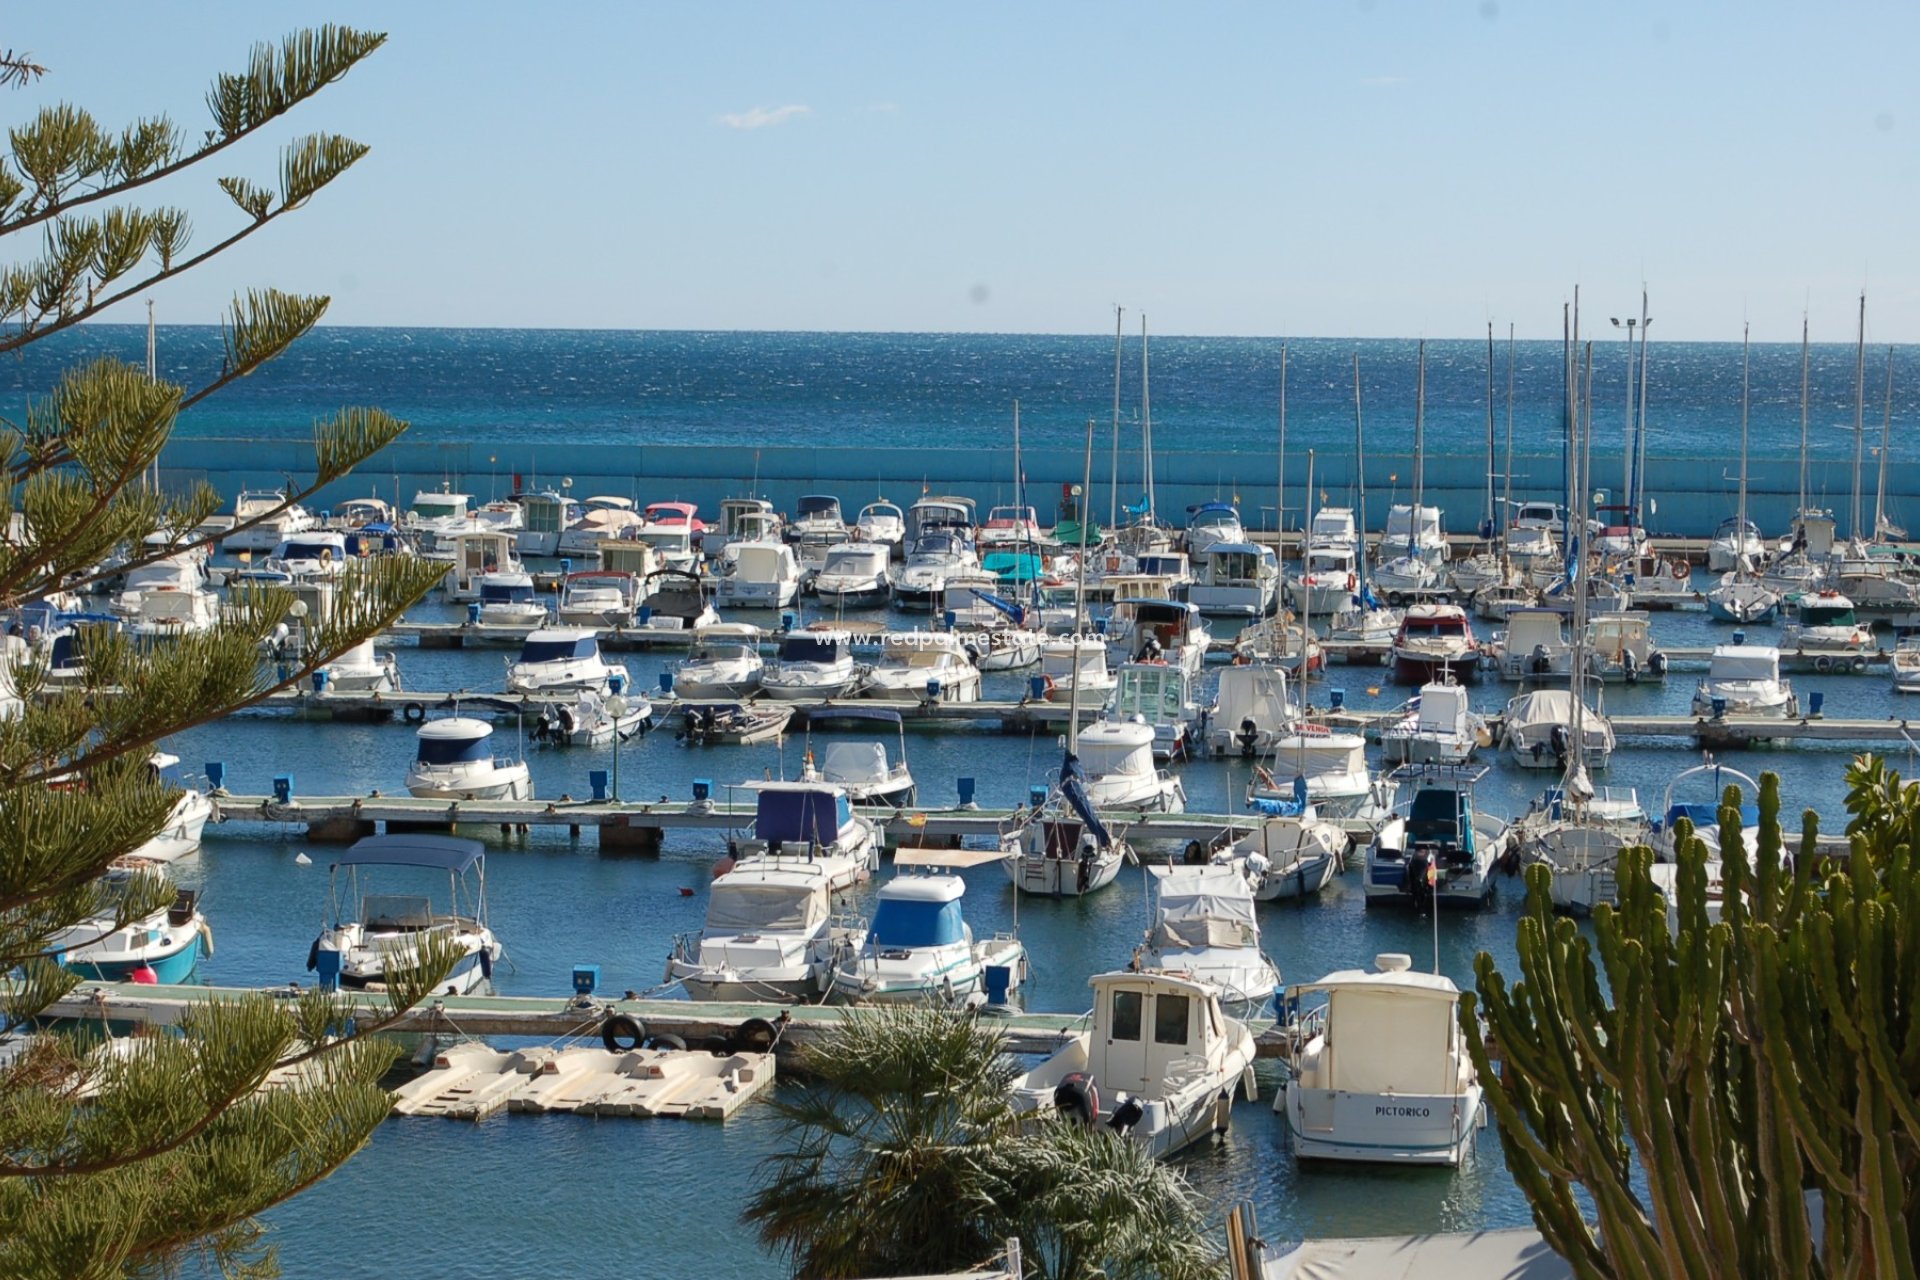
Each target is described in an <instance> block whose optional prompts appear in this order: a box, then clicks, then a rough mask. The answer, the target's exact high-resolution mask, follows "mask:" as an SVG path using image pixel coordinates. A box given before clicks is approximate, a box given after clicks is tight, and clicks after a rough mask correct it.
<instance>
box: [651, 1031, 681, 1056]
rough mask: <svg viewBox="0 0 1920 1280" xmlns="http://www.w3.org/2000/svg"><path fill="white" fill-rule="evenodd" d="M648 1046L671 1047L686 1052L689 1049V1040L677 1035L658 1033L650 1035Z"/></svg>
mask: <svg viewBox="0 0 1920 1280" xmlns="http://www.w3.org/2000/svg"><path fill="white" fill-rule="evenodd" d="M647 1048H649V1049H671V1050H673V1051H674V1052H676V1053H685V1052H686V1051H687V1042H686V1041H685V1040H682V1039H681V1038H680V1037H679V1036H675V1035H665V1034H662V1035H656V1036H648V1037H647Z"/></svg>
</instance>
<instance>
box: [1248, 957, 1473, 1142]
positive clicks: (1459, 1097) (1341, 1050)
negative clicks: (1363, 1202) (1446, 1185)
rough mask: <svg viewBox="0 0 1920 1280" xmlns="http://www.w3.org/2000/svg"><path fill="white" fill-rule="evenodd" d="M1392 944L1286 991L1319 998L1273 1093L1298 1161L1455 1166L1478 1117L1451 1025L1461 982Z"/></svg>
mask: <svg viewBox="0 0 1920 1280" xmlns="http://www.w3.org/2000/svg"><path fill="white" fill-rule="evenodd" d="M1412 968H1413V962H1412V960H1411V959H1409V958H1408V957H1407V956H1405V955H1402V954H1397V953H1396V954H1386V955H1381V956H1377V957H1375V960H1374V971H1373V972H1371V973H1369V972H1365V971H1363V970H1359V969H1346V970H1342V971H1340V972H1338V973H1330V974H1328V975H1327V976H1326V977H1324V978H1322V979H1321V980H1320V981H1318V982H1311V983H1303V984H1301V985H1298V986H1294V987H1289V988H1288V989H1287V1003H1288V1005H1289V1006H1292V1007H1298V1005H1299V1002H1300V1001H1302V1000H1305V999H1307V998H1309V997H1312V996H1318V995H1324V996H1326V997H1327V1000H1326V1004H1325V1006H1324V1007H1321V1008H1316V1009H1314V1010H1312V1011H1311V1012H1309V1013H1307V1014H1306V1015H1305V1016H1304V1017H1302V1018H1301V1019H1300V1020H1299V1023H1298V1030H1297V1032H1296V1037H1295V1040H1294V1043H1295V1044H1297V1045H1298V1046H1299V1047H1298V1048H1297V1049H1296V1050H1295V1051H1294V1054H1293V1058H1292V1061H1291V1063H1290V1069H1289V1071H1288V1073H1287V1085H1286V1089H1285V1091H1284V1092H1283V1093H1282V1094H1281V1096H1280V1097H1278V1098H1276V1099H1275V1100H1274V1109H1275V1110H1276V1111H1284V1112H1285V1113H1286V1117H1287V1126H1288V1128H1289V1129H1290V1130H1292V1133H1293V1153H1294V1155H1295V1157H1297V1158H1298V1159H1302V1160H1358V1161H1366V1162H1369V1163H1376V1164H1436V1165H1448V1166H1457V1165H1459V1164H1460V1162H1461V1161H1463V1160H1465V1159H1466V1157H1467V1153H1468V1151H1469V1150H1471V1149H1472V1147H1473V1138H1474V1133H1475V1132H1476V1130H1478V1128H1479V1127H1480V1125H1481V1123H1482V1115H1481V1107H1482V1104H1483V1098H1482V1088H1481V1084H1480V1080H1479V1077H1478V1075H1477V1074H1476V1073H1475V1071H1474V1066H1473V1058H1472V1055H1471V1054H1469V1053H1468V1051H1467V1046H1466V1040H1465V1033H1463V1032H1462V1031H1461V1029H1460V1018H1459V1006H1460V991H1459V988H1457V987H1455V986H1454V985H1453V983H1452V982H1451V981H1449V980H1448V979H1446V978H1443V977H1441V976H1440V975H1438V974H1427V973H1414V972H1412Z"/></svg>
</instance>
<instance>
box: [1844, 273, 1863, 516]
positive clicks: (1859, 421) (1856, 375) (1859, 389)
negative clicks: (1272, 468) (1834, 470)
mask: <svg viewBox="0 0 1920 1280" xmlns="http://www.w3.org/2000/svg"><path fill="white" fill-rule="evenodd" d="M1866 441H1867V295H1866V293H1865V292H1862V293H1861V295H1860V340H1859V344H1858V346H1857V348H1856V350H1855V354H1854V362H1853V508H1852V510H1850V511H1849V512H1848V513H1847V529H1848V531H1849V534H1850V536H1851V537H1852V538H1853V540H1854V541H1855V542H1858V541H1860V461H1861V454H1862V453H1863V452H1865V450H1866Z"/></svg>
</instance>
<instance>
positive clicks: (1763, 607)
mask: <svg viewBox="0 0 1920 1280" xmlns="http://www.w3.org/2000/svg"><path fill="white" fill-rule="evenodd" d="M1779 608H1780V595H1779V593H1778V592H1776V591H1774V590H1773V589H1772V588H1771V587H1769V586H1767V585H1766V584H1765V583H1763V582H1761V581H1760V580H1759V579H1758V578H1749V577H1747V576H1745V575H1744V574H1740V573H1727V574H1722V575H1721V577H1720V581H1719V582H1717V583H1716V584H1714V585H1713V586H1712V587H1710V588H1708V590H1707V612H1708V613H1710V614H1712V615H1713V616H1714V617H1716V618H1718V619H1720V620H1721V621H1722V622H1737V623H1741V624H1743V625H1750V624H1754V623H1761V622H1765V621H1767V620H1768V619H1769V618H1771V617H1773V615H1774V613H1775V612H1776V611H1777V610H1778V609H1779Z"/></svg>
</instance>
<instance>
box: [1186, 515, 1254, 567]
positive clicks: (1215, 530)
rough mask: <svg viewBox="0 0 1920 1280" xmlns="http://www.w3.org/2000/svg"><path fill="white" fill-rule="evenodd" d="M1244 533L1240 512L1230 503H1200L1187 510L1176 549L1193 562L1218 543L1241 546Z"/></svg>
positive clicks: (1244, 538)
mask: <svg viewBox="0 0 1920 1280" xmlns="http://www.w3.org/2000/svg"><path fill="white" fill-rule="evenodd" d="M1246 541H1247V530H1246V527H1245V526H1244V525H1242V524H1241V523H1240V512H1239V509H1238V508H1236V507H1235V506H1234V505H1233V504H1232V503H1230V502H1203V503H1201V504H1200V505H1199V506H1195V507H1188V508H1187V528H1186V531H1185V532H1184V533H1182V534H1181V535H1180V549H1181V550H1182V551H1184V552H1186V553H1187V555H1188V556H1189V557H1190V558H1192V559H1193V560H1195V561H1198V560H1199V559H1200V557H1201V556H1203V555H1205V554H1206V553H1207V551H1208V549H1209V548H1211V547H1213V546H1215V545H1217V544H1219V543H1223V542H1224V543H1229V544H1232V545H1236V546H1239V545H1244V544H1245V543H1246Z"/></svg>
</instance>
